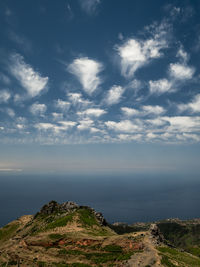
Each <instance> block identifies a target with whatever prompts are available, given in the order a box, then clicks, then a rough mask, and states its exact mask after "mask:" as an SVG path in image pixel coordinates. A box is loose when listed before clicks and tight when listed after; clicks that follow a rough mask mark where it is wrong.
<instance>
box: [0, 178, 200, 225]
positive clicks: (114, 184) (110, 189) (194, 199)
mask: <svg viewBox="0 0 200 267" xmlns="http://www.w3.org/2000/svg"><path fill="white" fill-rule="evenodd" d="M199 178H200V177H199V176H198V175H196V176H192V177H189V176H188V175H183V174H181V175H172V174H170V175H167V174H161V173H160V174H159V173H157V174H141V173H140V174H124V175H123V174H122V173H120V174H108V175H106V174H89V175H81V174H78V175H75V174H68V175H66V174H65V175H55V174H48V175H44V174H41V175H38V174H37V175H30V174H29V175H28V174H20V173H19V174H17V175H14V174H12V175H11V174H1V175H0V227H2V226H4V225H5V224H7V223H9V222H10V221H12V220H14V219H16V218H18V217H20V216H22V215H27V214H35V213H36V212H38V211H39V210H40V208H41V207H42V206H43V205H44V204H46V203H48V202H49V201H51V200H56V201H57V202H59V203H62V202H65V201H74V202H76V203H78V204H79V205H88V206H90V207H92V208H94V209H95V210H97V211H99V212H102V213H103V215H104V217H105V218H106V220H107V221H108V222H110V223H113V222H126V223H129V224H131V223H135V222H153V221H157V220H162V219H166V218H180V219H191V218H199V217H200V179H199Z"/></svg>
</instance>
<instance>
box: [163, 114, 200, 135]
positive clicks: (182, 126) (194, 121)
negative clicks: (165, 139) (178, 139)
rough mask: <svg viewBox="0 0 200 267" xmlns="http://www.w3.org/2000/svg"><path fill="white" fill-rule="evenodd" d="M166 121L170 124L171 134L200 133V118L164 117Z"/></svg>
mask: <svg viewBox="0 0 200 267" xmlns="http://www.w3.org/2000/svg"><path fill="white" fill-rule="evenodd" d="M162 119H163V120H164V121H167V122H169V124H170V125H169V127H168V131H169V132H177V133H180V132H199V131H200V117H198V116H197V117H195V116H193V117H189V116H172V117H168V116H166V117H162Z"/></svg>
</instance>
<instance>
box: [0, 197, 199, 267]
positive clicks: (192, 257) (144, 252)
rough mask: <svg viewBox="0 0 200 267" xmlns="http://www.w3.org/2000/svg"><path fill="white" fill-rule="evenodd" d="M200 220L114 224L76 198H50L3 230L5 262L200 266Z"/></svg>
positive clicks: (68, 266)
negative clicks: (32, 212) (76, 201)
mask: <svg viewBox="0 0 200 267" xmlns="http://www.w3.org/2000/svg"><path fill="white" fill-rule="evenodd" d="M199 234H200V221H199V220H190V221H181V220H178V219H176V220H173V219H170V220H165V221H161V222H156V223H136V224H132V225H128V224H125V223H114V224H109V223H107V222H106V220H105V218H104V217H103V215H102V214H101V213H99V212H96V211H95V210H94V209H92V208H90V207H88V206H80V205H78V204H76V203H75V202H72V201H67V202H64V203H61V204H60V203H58V202H56V201H50V202H49V203H47V204H45V205H44V206H43V207H42V208H41V209H40V211H39V212H37V213H36V214H35V215H25V216H22V217H20V218H18V219H17V220H15V221H13V222H10V223H9V224H7V225H6V226H4V227H3V228H1V229H0V266H2V267H3V266H4V267H6V266H21V267H28V266H32V267H36V266H39V267H43V266H47V267H51V266H52V267H54V266H55V267H56V266H57V267H93V266H96V267H111V266H117V267H132V266H133V267H134V266H135V267H137V266H138V267H147V266H152V267H153V266H154V267H159V266H171V267H174V266H180V267H183V266H184V267H190V266H195V267H196V266H200V239H199Z"/></svg>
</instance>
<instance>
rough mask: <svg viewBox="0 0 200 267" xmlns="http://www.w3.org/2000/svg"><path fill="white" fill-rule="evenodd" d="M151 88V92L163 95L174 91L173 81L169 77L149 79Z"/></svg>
mask: <svg viewBox="0 0 200 267" xmlns="http://www.w3.org/2000/svg"><path fill="white" fill-rule="evenodd" d="M149 90H150V93H151V94H157V95H161V94H163V93H166V92H170V91H172V90H173V89H172V83H171V82H170V81H168V80H167V79H160V80H157V81H149Z"/></svg>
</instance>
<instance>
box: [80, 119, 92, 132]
mask: <svg viewBox="0 0 200 267" xmlns="http://www.w3.org/2000/svg"><path fill="white" fill-rule="evenodd" d="M93 123H94V122H93V120H90V119H85V120H81V121H79V125H78V126H77V128H78V129H79V130H81V131H82V130H88V129H90V128H91V127H92V126H93Z"/></svg>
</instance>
